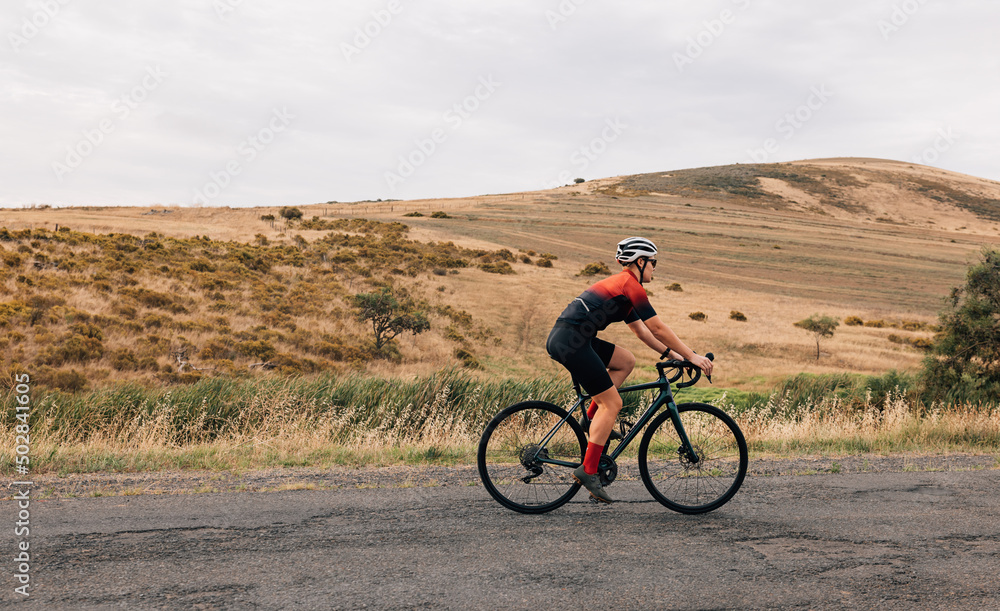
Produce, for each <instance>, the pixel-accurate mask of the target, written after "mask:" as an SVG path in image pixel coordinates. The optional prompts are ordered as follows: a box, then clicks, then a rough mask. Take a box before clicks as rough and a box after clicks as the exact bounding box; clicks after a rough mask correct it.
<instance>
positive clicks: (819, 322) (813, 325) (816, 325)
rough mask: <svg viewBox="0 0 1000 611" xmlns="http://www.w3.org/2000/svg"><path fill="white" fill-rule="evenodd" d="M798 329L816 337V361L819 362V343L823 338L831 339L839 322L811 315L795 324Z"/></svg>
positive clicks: (830, 318)
mask: <svg viewBox="0 0 1000 611" xmlns="http://www.w3.org/2000/svg"><path fill="white" fill-rule="evenodd" d="M795 326H796V327H798V328H800V329H805V330H806V331H808V332H810V333H812V334H813V335H815V336H816V360H817V361H818V360H819V341H820V340H821V339H823V338H825V337H833V332H834V330H835V329H836V328H837V327H839V326H840V321H839V320H837V319H836V318H834V317H832V316H820V315H819V314H813V315H812V316H810V317H809V318H807V319H805V320H800V321H799V322H797V323H795Z"/></svg>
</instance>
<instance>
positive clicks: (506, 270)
mask: <svg viewBox="0 0 1000 611" xmlns="http://www.w3.org/2000/svg"><path fill="white" fill-rule="evenodd" d="M479 269H481V270H483V271H484V272H488V273H491V274H515V273H517V272H515V271H514V268H513V267H511V266H510V263H507V262H506V261H497V262H496V263H481V264H480V265H479Z"/></svg>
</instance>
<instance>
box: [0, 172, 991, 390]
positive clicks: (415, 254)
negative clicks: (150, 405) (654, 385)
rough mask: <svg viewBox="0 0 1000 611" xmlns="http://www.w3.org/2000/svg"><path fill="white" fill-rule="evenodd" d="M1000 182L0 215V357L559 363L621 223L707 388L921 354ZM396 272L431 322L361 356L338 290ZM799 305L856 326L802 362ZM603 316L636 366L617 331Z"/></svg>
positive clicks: (655, 182) (122, 371) (186, 379)
mask: <svg viewBox="0 0 1000 611" xmlns="http://www.w3.org/2000/svg"><path fill="white" fill-rule="evenodd" d="M998 201H1000V185H997V184H996V183H993V182H991V181H985V180H982V179H976V178H973V177H966V176H962V175H957V174H949V173H945V172H941V171H937V170H931V169H928V168H921V167H919V166H917V167H914V166H910V165H908V164H900V163H895V162H885V161H878V160H818V161H813V162H801V163H796V164H769V165H747V166H742V165H741V166H725V167H720V168H701V169H695V170H681V171H675V172H665V173H656V174H647V175H640V176H633V177H622V178H616V179H603V180H599V181H593V182H589V183H584V184H582V185H575V186H568V187H564V188H561V189H555V190H551V191H542V192H535V193H518V194H508V195H499V196H482V197H474V198H464V199H452V200H434V201H412V202H358V203H354V204H339V203H335V202H330V203H326V204H317V205H313V206H302V207H301V209H302V211H303V212H304V213H305V219H306V220H304V221H292V222H289V221H285V220H284V219H281V218H280V217H279V218H278V219H277V220H276V221H267V220H262V218H261V217H262V216H263V217H266V216H267V215H272V216H273V215H276V214H277V210H275V209H228V208H225V209H217V208H216V209H191V208H186V209H180V208H166V209H155V210H147V209H137V208H76V209H65V210H63V209H33V210H3V211H0V226H3V227H5V228H6V229H5V230H4V231H3V233H2V234H0V256H2V258H3V265H2V269H0V291H2V294H0V324H2V325H3V326H4V328H5V330H6V331H7V333H6V339H5V340H3V341H2V342H0V368H3V371H4V372H6V373H7V374H8V375H9V374H10V372H12V371H18V370H21V369H24V370H28V371H30V372H31V374H32V375H33V376H34V378H35V379H37V380H38V381H40V382H42V383H44V384H46V385H50V386H56V387H62V388H66V389H78V388H81V387H90V388H97V387H101V386H103V385H106V384H108V383H111V382H114V381H118V380H137V381H140V382H142V383H145V384H152V385H162V384H176V383H190V382H192V381H194V380H196V379H198V378H201V377H205V376H219V375H221V376H274V375H284V374H299V373H306V374H308V373H311V372H321V371H332V372H338V371H343V370H360V371H364V372H367V373H369V374H373V375H379V376H412V375H428V374H430V373H432V372H434V371H437V370H439V369H441V368H443V367H449V366H462V365H473V366H478V367H481V368H482V369H479V370H477V371H479V372H480V373H479V374H478V375H482V376H501V377H513V376H518V377H521V376H536V375H539V374H542V375H559V374H560V373H561V370H560V369H559V367H558V366H557V365H554V364H553V363H552V362H551V361H550V360H549V359H548V358H547V356H546V355H545V353H544V341H545V336H546V334H547V333H548V330H549V328H550V327H551V324H552V321H553V320H554V319H555V317H556V316H557V315H558V313H559V312H560V311H561V310H562V308H563V307H564V306H565V304H566V303H567V302H568V301H569V300H571V299H572V298H573V297H575V296H576V295H577V294H579V293H580V291H582V290H583V289H584V288H585V287H586V286H587V285H588V284H589V283H590V282H592V281H593V280H594V278H593V277H588V276H581V275H579V272H580V271H581V270H583V269H584V268H585V267H586V266H587V265H589V264H592V263H604V264H606V265H608V266H611V267H613V265H614V262H613V260H612V253H613V249H614V244H615V243H616V242H617V241H618V240H619V239H621V238H622V237H625V236H628V235H647V236H649V237H651V238H652V239H654V240H655V241H657V243H659V244H660V246H661V249H662V250H663V253H662V254H661V256H660V259H661V262H662V263H661V265H660V267H659V268H658V269H657V275H656V277H655V280H654V282H653V283H652V284H651V285H650V287H649V290H650V292H651V294H652V301H653V304H654V306H655V307H656V308H657V310H658V311H659V312H660V313H661V315H662V316H663V318H664V319H665V320H666V321H667V322H668V323H669V324H670V325H671V326H672V327H673V328H674V329H675V330H676V331H678V333H679V335H680V336H681V337H682V338H684V339H685V340H686V341H687V342H688V343H689V344H690V345H692V346H693V347H694V348H695V349H697V350H699V351H701V352H706V351H714V352H715V353H716V354H718V355H719V369H718V373H719V376H718V380H719V381H720V382H721V383H722V384H725V385H727V386H733V387H738V388H743V389H747V390H756V389H760V388H766V387H768V386H769V385H770V384H771V383H773V382H774V381H775V380H777V379H780V378H783V377H785V376H788V375H794V374H798V373H800V372H803V371H805V372H816V373H824V372H828V373H833V372H845V371H848V372H859V373H869V374H881V373H883V372H885V371H888V370H891V369H901V370H907V369H913V368H914V367H916V365H917V364H918V363H919V360H920V358H921V352H920V351H919V350H918V349H917V348H915V347H913V344H914V343H920V341H926V340H928V339H929V338H930V337H931V335H932V333H931V332H930V331H929V330H928V327H927V326H926V325H928V324H929V323H933V322H934V321H935V319H936V314H937V311H938V309H939V307H940V305H941V302H942V299H943V297H944V296H945V295H947V294H948V292H949V290H950V288H951V287H952V286H955V285H957V284H960V283H961V280H962V278H963V275H964V273H965V269H966V266H967V264H968V262H969V260H971V258H972V257H973V256H974V253H975V252H977V251H978V248H979V247H980V245H982V244H984V243H988V244H997V243H998V242H1000V238H998V236H1000V232H998V231H997V230H996V228H995V226H996V223H994V222H993V215H994V213H995V212H996V210H997V202H998ZM436 210H444V211H446V212H447V214H444V215H441V214H438V215H432V214H431V213H432V212H433V211H436ZM977 215H978V216H977ZM931 221H933V222H931ZM542 254H546V255H548V256H545V257H543V256H542ZM539 263H542V264H544V265H551V267H543V266H540V265H539ZM496 271H510V272H513V273H508V274H497V273H491V272H496ZM390 285H391V286H393V287H395V288H396V290H398V291H399V292H400V293H401V294H406V295H408V296H410V297H411V298H412V299H414V300H415V301H416V302H417V303H418V305H419V307H421V308H422V309H423V310H425V311H426V312H427V313H428V314H429V316H430V322H431V330H430V331H428V332H427V333H424V334H421V335H419V336H409V335H404V336H401V337H400V338H399V340H398V341H397V344H398V350H399V353H398V356H397V358H394V359H388V360H387V359H374V358H373V356H374V355H373V353H372V351H371V347H370V342H369V339H370V330H369V329H368V328H366V327H365V325H363V324H362V323H360V322H358V321H356V320H355V319H354V318H353V315H352V310H351V307H350V296H351V295H354V294H356V293H359V292H368V291H372V290H376V289H378V288H380V287H383V286H390ZM734 311H738V312H740V313H742V314H743V315H744V317H745V318H746V320H745V321H743V320H739V319H738V317H731V316H732V313H733V312H734ZM696 312H701V313H703V314H704V315H705V318H703V319H701V320H695V319H693V318H691V317H689V315H690V314H694V313H696ZM813 313H822V314H828V315H833V316H837V317H839V318H841V319H847V317H856V318H858V319H860V320H861V321H862V322H863V323H867V324H861V325H856V326H847V325H843V326H841V327H840V328H839V329H838V330H837V333H836V335H835V336H834V338H832V339H830V340H827V341H825V342H824V343H823V345H822V350H823V354H822V355H821V358H820V359H819V360H817V359H816V358H815V345H814V344H813V343H812V338H811V336H809V335H808V334H807V333H805V332H803V331H801V330H800V329H797V328H795V327H794V326H793V323H794V322H796V321H798V320H801V319H803V318H805V317H807V316H809V315H811V314H813ZM607 335H608V337H610V338H611V339H612V340H613V341H617V342H621V343H624V344H625V345H627V346H629V347H630V348H632V349H633V350H634V352H635V353H636V354H637V355H638V356H639V359H640V361H639V362H640V366H645V367H648V366H649V365H650V364H651V363H652V360H653V358H654V356H655V355H652V354H651V353H650V352H649V350H648V349H646V348H645V347H643V346H641V345H640V344H639V343H638V342H637V341H636V340H635V338H634V337H632V336H631V335H630V334H629V333H628V331H627V329H626V330H624V331H623V330H622V329H610V330H609V331H608V333H607ZM647 353H648V354H647ZM263 364H266V365H263ZM272 367H273V369H272Z"/></svg>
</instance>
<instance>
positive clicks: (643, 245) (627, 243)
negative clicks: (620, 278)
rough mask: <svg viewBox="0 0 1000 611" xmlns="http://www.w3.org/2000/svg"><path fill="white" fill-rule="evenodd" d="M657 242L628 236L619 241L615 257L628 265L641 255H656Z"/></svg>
mask: <svg viewBox="0 0 1000 611" xmlns="http://www.w3.org/2000/svg"><path fill="white" fill-rule="evenodd" d="M655 256H656V244H653V243H652V242H650V241H649V240H647V239H646V238H626V239H624V240H622V241H621V242H618V251H617V252H616V253H615V259H616V260H617V261H618V262H619V263H621V264H622V265H628V264H629V263H632V262H634V261H635V260H636V259H638V258H639V257H655Z"/></svg>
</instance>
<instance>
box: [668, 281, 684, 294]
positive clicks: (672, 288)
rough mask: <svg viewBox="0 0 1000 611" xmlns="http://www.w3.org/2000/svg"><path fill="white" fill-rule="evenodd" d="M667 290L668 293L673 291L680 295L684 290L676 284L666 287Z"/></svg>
mask: <svg viewBox="0 0 1000 611" xmlns="http://www.w3.org/2000/svg"><path fill="white" fill-rule="evenodd" d="M667 290H668V291H674V292H675V293H682V292H684V289H683V288H681V285H680V284H677V283H676V282H674V283H673V284H671V285H670V286H668V287H667Z"/></svg>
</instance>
